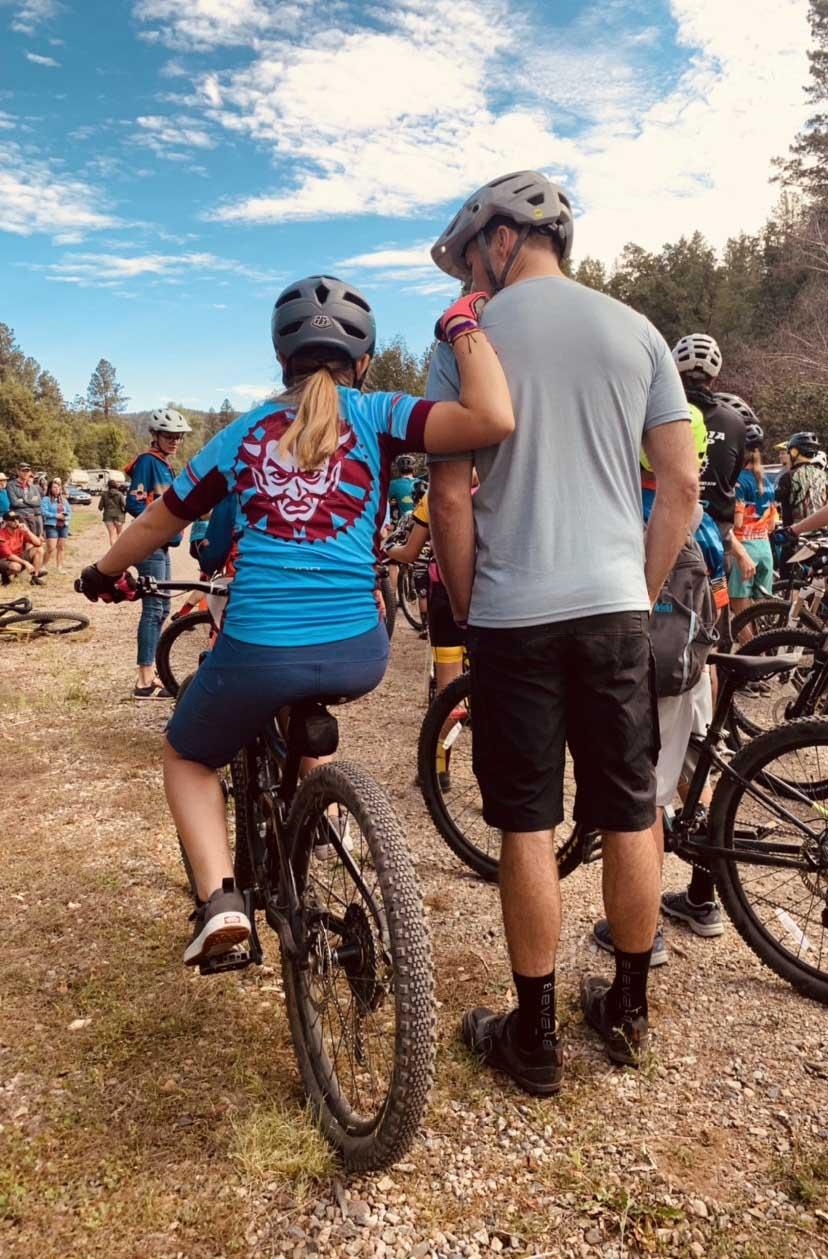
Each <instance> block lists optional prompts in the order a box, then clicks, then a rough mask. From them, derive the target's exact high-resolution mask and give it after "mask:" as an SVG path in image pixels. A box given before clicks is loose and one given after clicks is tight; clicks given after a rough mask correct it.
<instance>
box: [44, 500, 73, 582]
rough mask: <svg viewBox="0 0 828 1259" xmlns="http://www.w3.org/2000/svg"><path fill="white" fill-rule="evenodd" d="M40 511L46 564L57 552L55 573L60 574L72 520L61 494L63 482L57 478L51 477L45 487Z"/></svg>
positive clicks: (67, 504)
mask: <svg viewBox="0 0 828 1259" xmlns="http://www.w3.org/2000/svg"><path fill="white" fill-rule="evenodd" d="M41 510H42V512H43V526H44V529H45V530H46V563H47V564H48V563H49V562H50V561H51V559H52V556H53V555H54V554H55V551H56V550H57V571H58V572H59V573H62V572H63V553H64V550H65V547H66V539H67V538H68V537H69V524H70V521H71V519H72V505H71V503H70V502H69V499H68V498H67V497H66V495H65V494H64V493H63V482H62V481H61V480H60V478H59V477H53V478H52V480H51V481H49V483H48V485H47V486H46V493H45V495H44V496H43V502H42V504H41Z"/></svg>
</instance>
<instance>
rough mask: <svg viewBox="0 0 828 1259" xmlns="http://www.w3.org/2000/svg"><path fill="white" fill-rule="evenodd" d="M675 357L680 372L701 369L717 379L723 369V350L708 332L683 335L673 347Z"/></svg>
mask: <svg viewBox="0 0 828 1259" xmlns="http://www.w3.org/2000/svg"><path fill="white" fill-rule="evenodd" d="M673 358H674V359H675V362H676V367H677V368H678V369H679V371H680V372H695V371H701V372H704V374H705V375H706V376H711V377H713V379H714V380H715V378H716V377H717V376H718V374H719V372H720V371H721V370H722V352H721V350H720V349H719V347H718V345H717V344H716V342H715V341H714V340H713V338H712V337H710V336H708V335H707V333H706V332H693V333H691V334H690V336H688V337H682V338H681V340H680V341H677V342H676V344H675V345H674V347H673Z"/></svg>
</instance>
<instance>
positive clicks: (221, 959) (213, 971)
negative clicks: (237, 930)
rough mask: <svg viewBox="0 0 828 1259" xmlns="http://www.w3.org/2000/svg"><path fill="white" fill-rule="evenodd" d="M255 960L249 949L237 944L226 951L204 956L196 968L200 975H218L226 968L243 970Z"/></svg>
mask: <svg viewBox="0 0 828 1259" xmlns="http://www.w3.org/2000/svg"><path fill="white" fill-rule="evenodd" d="M255 960H256V959H255V958H254V956H253V954H252V952H251V951H250V949H248V948H245V947H244V946H243V945H239V946H238V947H237V948H234V949H230V950H229V951H228V952H227V953H215V954H214V955H213V956H212V957H205V958H204V959H203V960H202V961H201V962H199V964H198V969H199V971H200V972H201V974H202V975H220V974H222V972H224V971H226V970H244V969H245V968H246V967H248V966H249V965H250V964H251V962H254V961H255Z"/></svg>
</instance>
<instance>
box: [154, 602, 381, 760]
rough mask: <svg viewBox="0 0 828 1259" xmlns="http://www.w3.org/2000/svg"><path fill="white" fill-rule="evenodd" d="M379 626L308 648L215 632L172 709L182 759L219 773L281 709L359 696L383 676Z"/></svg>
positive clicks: (173, 738)
mask: <svg viewBox="0 0 828 1259" xmlns="http://www.w3.org/2000/svg"><path fill="white" fill-rule="evenodd" d="M387 663H388V633H387V631H386V629H385V624H384V622H382V621H380V622H379V624H378V625H377V626H376V627H375V628H374V629H372V630H369V631H368V632H367V633H366V634H358V635H357V637H356V638H345V639H342V640H341V641H340V642H337V643H318V644H316V645H315V646H312V647H260V646H257V645H256V644H254V643H244V642H241V641H240V640H239V639H238V638H230V637H229V635H227V634H220V635H219V637H218V639H217V641H216V645H215V647H214V648H213V650H212V651H211V652H209V653H208V655H207V656H205V658H204V661H203V662H202V664H201V666H200V667H199V670H198V672H197V673H196V675H195V677H194V678H193V680H192V682H191V683H190V685H189V686H188V687H187V689H186V691H185V692H184V695H183V696H182V698H181V702H180V703H179V704H178V705H176V709H175V712H174V713H173V717H172V720H171V722H170V724H169V726H168V727H167V738H168V739H169V741H170V743H171V744H172V746H173V748H174V749H175V751H176V752H177V753H178V755H179V756H183V757H184V758H185V760H188V761H198V762H199V764H201V765H209V766H210V768H211V769H219V768H220V767H221V766H222V765H227V764H228V763H229V762H230V761H231V760H232V759H233V757H234V756H235V755H236V753H237V752H239V751H241V749H242V748H243V747H245V746H246V744H248V743H250V742H251V741H252V740H253V739H254V738H255V737H256V735H258V734H259V733H260V732H261V731H262V730H263V729H264V727H265V726H266V725H267V723H268V722H269V721H270V720H272V718H273V717H275V715H276V713H277V712H278V711H279V709H280V708H283V707H284V706H285V705H286V704H296V703H298V701H299V700H302V699H316V698H319V699H323V698H324V697H326V696H337V697H339V698H342V699H358V698H359V696H360V695H367V694H368V692H369V691H373V689H374V687H375V686H377V685H378V684H379V683H380V682H381V681H382V679H383V676H384V674H385V667H386V665H387Z"/></svg>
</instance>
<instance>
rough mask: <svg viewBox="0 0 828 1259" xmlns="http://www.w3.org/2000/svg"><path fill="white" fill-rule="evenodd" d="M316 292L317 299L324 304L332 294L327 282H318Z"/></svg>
mask: <svg viewBox="0 0 828 1259" xmlns="http://www.w3.org/2000/svg"><path fill="white" fill-rule="evenodd" d="M314 292H315V293H316V300H317V301H318V302H320V303H322V304H323V305H324V303H325V302H326V301H327V300H328V298H329V296H330V292H331V290H330V289H329V288H328V286H327V284H317V286H316V288H315V289H314Z"/></svg>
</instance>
